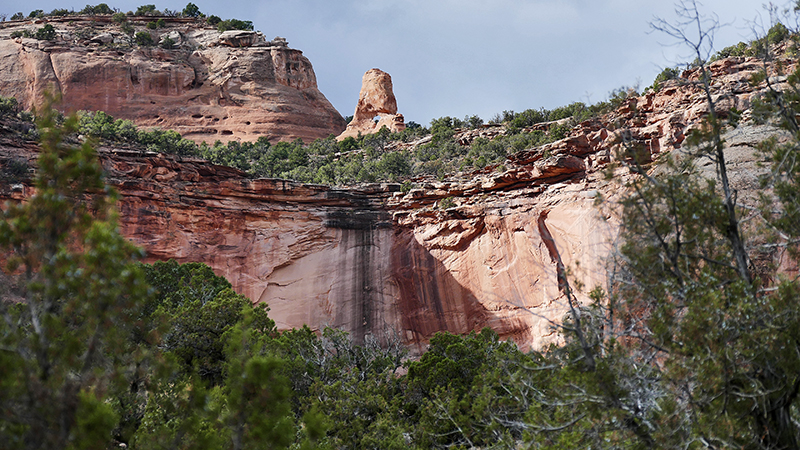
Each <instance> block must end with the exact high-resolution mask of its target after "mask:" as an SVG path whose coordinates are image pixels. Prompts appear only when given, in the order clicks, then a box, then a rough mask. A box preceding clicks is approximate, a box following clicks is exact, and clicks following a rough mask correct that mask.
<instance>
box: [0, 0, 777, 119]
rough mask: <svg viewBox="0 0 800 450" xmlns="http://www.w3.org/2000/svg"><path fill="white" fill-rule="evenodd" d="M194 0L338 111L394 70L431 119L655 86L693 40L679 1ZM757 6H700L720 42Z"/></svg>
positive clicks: (412, 111) (760, 13) (761, 20)
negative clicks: (376, 77)
mask: <svg viewBox="0 0 800 450" xmlns="http://www.w3.org/2000/svg"><path fill="white" fill-rule="evenodd" d="M187 2H188V0H187V1H186V2H184V1H181V2H179V3H174V2H172V3H170V2H156V1H155V0H139V1H127V0H125V1H116V2H114V1H106V3H108V4H109V6H111V7H112V8H118V9H120V10H121V11H123V12H126V11H129V10H135V9H136V7H137V6H139V5H142V4H146V3H155V5H156V7H157V8H159V9H163V8H168V9H172V10H181V9H183V7H184V6H185V5H186V3H187ZM86 3H87V2H86V1H85V0H84V1H82V2H79V3H78V2H75V1H74V0H59V1H54V0H46V1H38V2H37V1H32V2H26V3H25V5H26V6H25V7H24V8H22V12H24V13H25V14H26V15H27V14H28V13H29V12H30V10H34V9H42V10H45V11H48V12H49V11H51V10H52V9H54V8H67V9H70V8H74V9H76V10H80V9H82V8H83V7H84V6H85V5H86ZM97 3H100V2H99V1H98V2H97ZM193 3H195V4H197V5H198V6H199V7H200V10H201V11H202V12H204V13H206V14H214V15H218V16H220V17H222V18H223V19H227V18H238V19H243V20H251V21H252V22H253V24H254V25H255V28H256V29H257V30H261V31H262V32H264V34H265V35H266V36H267V38H268V39H269V38H272V37H275V36H282V37H285V38H286V39H287V40H288V41H289V45H290V46H291V47H293V48H297V49H300V50H302V51H303V52H304V54H305V55H306V56H307V57H308V58H309V59H310V60H311V63H312V64H313V65H314V70H315V72H316V75H317V81H318V84H319V87H320V90H321V91H322V92H323V93H324V94H325V96H326V97H327V98H328V100H330V101H331V103H333V105H334V106H335V107H336V108H337V109H338V110H339V112H340V113H341V114H342V115H351V114H353V111H354V109H355V105H356V102H357V100H358V92H359V89H360V87H361V76H362V75H363V74H364V72H365V71H367V70H369V69H371V68H373V67H377V68H380V69H382V70H384V71H386V72H388V73H389V74H391V75H392V80H393V83H394V89H395V95H396V97H397V104H398V109H399V112H400V113H402V114H403V115H404V116H405V118H406V122H408V121H415V122H418V123H421V124H424V125H427V124H428V123H429V122H430V120H431V119H433V118H437V117H441V116H445V115H447V116H453V117H459V118H463V117H464V116H467V115H472V114H477V115H479V116H481V117H482V118H484V119H485V120H488V119H489V118H490V117H491V116H492V115H494V114H496V113H500V112H502V111H503V110H514V111H523V110H525V109H528V108H539V107H545V108H555V107H557V106H561V105H565V104H568V103H571V102H574V101H583V102H587V103H588V102H591V103H593V102H597V101H600V100H605V99H606V98H607V97H608V94H609V92H610V91H612V90H613V89H616V88H619V87H622V86H626V85H627V86H630V85H634V84H636V83H637V82H638V83H639V84H640V85H641V86H642V87H645V86H648V85H650V84H651V83H652V81H653V79H654V78H655V76H656V75H657V74H658V73H659V72H660V71H661V70H662V69H663V68H664V67H666V66H672V65H675V64H676V63H679V62H683V61H686V60H687V59H688V60H691V59H693V56H692V57H690V56H689V51H687V49H686V47H682V46H674V45H670V44H674V40H672V39H671V38H669V37H668V36H666V35H663V34H660V33H654V32H651V28H650V22H652V21H653V19H654V18H656V17H661V18H664V19H665V20H668V21H670V20H673V19H674V18H675V13H674V5H673V4H672V3H671V2H669V1H663V0H458V1H456V0H392V1H386V0H340V1H335V2H334V1H330V0H266V1H258V2H256V1H234V0H229V1H219V0H215V1H205V0H194V1H193ZM761 3H762V2H758V1H753V0H705V1H703V2H702V5H701V6H700V8H701V11H703V12H704V13H706V14H712V13H715V14H716V15H717V16H718V19H719V22H721V23H723V24H728V25H726V26H724V27H722V28H721V29H720V30H719V31H718V32H717V33H716V38H715V47H716V48H717V49H721V48H723V47H726V46H729V45H732V44H735V43H737V42H739V41H742V40H750V39H751V38H752V37H753V29H761V28H763V27H766V28H768V27H769V23H770V17H769V14H768V13H767V12H766V11H765V10H764V9H763V7H762V5H761ZM776 3H777V4H778V5H779V6H781V7H786V6H788V2H784V1H781V0H778V1H777V2H776ZM91 4H96V3H95V2H92V3H91ZM20 8H21V7H20V2H19V1H18V0H0V13H7V14H9V15H10V14H12V13H14V12H17V11H20Z"/></svg>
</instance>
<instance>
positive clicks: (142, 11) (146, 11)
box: [134, 5, 161, 16]
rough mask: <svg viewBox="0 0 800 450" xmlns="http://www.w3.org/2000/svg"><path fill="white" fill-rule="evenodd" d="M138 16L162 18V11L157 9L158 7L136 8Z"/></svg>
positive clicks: (145, 6) (143, 6)
mask: <svg viewBox="0 0 800 450" xmlns="http://www.w3.org/2000/svg"><path fill="white" fill-rule="evenodd" d="M134 15H136V16H160V15H161V11H159V10H157V9H156V5H142V6H139V7H138V8H136V12H135V13H134Z"/></svg>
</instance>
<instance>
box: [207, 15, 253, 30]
mask: <svg viewBox="0 0 800 450" xmlns="http://www.w3.org/2000/svg"><path fill="white" fill-rule="evenodd" d="M209 19H210V18H209ZM209 23H210V22H209ZM228 30H249V31H252V30H253V22H252V21H250V20H239V19H227V20H222V21H220V22H217V31H219V32H220V33H222V32H223V31H228Z"/></svg>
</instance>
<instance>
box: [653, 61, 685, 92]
mask: <svg viewBox="0 0 800 450" xmlns="http://www.w3.org/2000/svg"><path fill="white" fill-rule="evenodd" d="M680 75H681V73H680V70H679V69H678V68H677V67H665V68H664V70H662V71H661V72H660V73H659V74H658V75H656V78H655V80H653V85H652V86H651V89H653V91H654V92H658V91H659V90H661V85H662V84H663V83H664V82H666V81H669V80H674V79H677V78H678V77H680Z"/></svg>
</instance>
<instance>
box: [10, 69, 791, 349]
mask: <svg viewBox="0 0 800 450" xmlns="http://www.w3.org/2000/svg"><path fill="white" fill-rule="evenodd" d="M757 69H758V62H757V61H753V60H748V59H729V60H722V61H719V62H716V63H714V64H713V65H712V66H711V70H712V71H714V73H715V75H716V78H715V79H716V80H718V81H716V82H715V84H714V90H713V95H715V96H716V98H718V99H720V100H721V101H720V103H719V104H720V110H719V113H720V114H721V115H723V116H724V115H726V114H727V111H728V109H729V108H732V107H736V108H738V109H739V110H742V111H744V113H743V114H742V116H743V120H742V121H741V124H740V125H739V127H738V128H736V129H731V130H729V131H728V132H727V133H726V135H725V136H724V138H725V140H726V142H727V145H728V146H729V148H728V149H727V150H726V155H727V157H728V158H729V161H730V162H731V173H730V179H731V180H732V183H733V185H734V188H735V189H737V192H738V193H739V199H740V203H742V204H743V205H745V206H748V205H746V203H747V202H755V198H756V195H755V193H756V192H757V190H758V183H757V171H758V170H763V169H759V166H758V160H759V156H758V153H757V152H756V151H755V150H754V148H755V146H756V145H757V144H758V142H761V141H763V140H764V139H766V138H767V137H769V136H775V135H776V133H775V130H774V128H770V127H769V126H765V125H755V124H753V123H752V121H749V120H747V116H748V112H747V111H748V109H749V108H750V102H751V100H752V98H753V96H755V95H756V94H757V93H758V92H759V90H761V89H763V86H752V85H750V84H748V83H744V82H743V81H742V80H744V79H746V78H747V76H748V73H751V72H752V71H755V70H757ZM685 76H686V79H688V80H692V79H693V77H695V76H696V74H694V73H691V72H689V73H686V74H685ZM778 83H781V82H780V80H779V81H778ZM703 104H704V96H703V95H702V93H701V91H700V88H699V87H698V86H697V85H695V84H691V83H686V82H685V81H683V82H681V81H672V82H668V83H666V84H665V86H663V87H662V89H661V90H660V91H658V92H648V93H647V94H645V95H643V96H641V97H635V98H631V99H629V100H628V101H627V102H625V103H624V104H623V105H622V106H621V107H620V108H619V109H618V110H616V111H614V112H613V113H611V114H609V115H607V116H604V117H602V118H599V119H596V120H592V121H589V122H584V123H581V124H578V125H576V126H575V127H574V128H573V129H572V131H571V132H570V135H569V136H567V137H566V138H564V139H562V140H560V141H557V142H554V143H551V144H547V145H545V146H542V147H538V148H533V149H528V150H525V151H521V152H518V153H516V154H514V155H512V156H511V157H509V159H508V160H507V161H506V162H505V163H504V165H503V168H502V170H500V168H496V169H495V170H492V169H486V170H483V171H479V172H475V173H472V174H464V175H463V176H461V177H460V178H458V179H456V178H452V179H448V180H444V181H434V180H431V181H427V182H426V181H420V182H419V183H418V186H417V187H415V188H414V189H411V190H410V191H403V190H401V186H400V185H399V184H371V185H362V186H356V187H351V188H331V187H326V186H316V185H304V184H300V183H293V182H289V181H284V180H253V179H248V178H246V176H245V175H244V174H243V173H241V172H239V171H236V170H234V169H229V168H225V167H221V166H215V165H211V164H209V163H207V162H204V161H201V160H195V159H189V158H179V157H173V156H166V155H157V154H152V153H143V152H134V151H124V150H119V149H114V148H103V149H101V152H100V154H101V159H102V162H103V165H104V167H105V169H106V172H107V180H108V182H109V183H111V184H112V185H114V186H116V188H117V189H118V190H119V192H120V194H121V201H120V204H119V209H120V220H121V228H122V232H123V233H124V234H125V235H126V236H128V237H129V238H130V239H131V240H132V241H134V242H135V243H137V244H138V245H141V246H142V247H143V248H144V249H145V250H146V252H147V259H148V260H149V261H155V260H165V259H170V258H174V259H176V260H178V261H180V262H189V261H198V262H203V263H206V264H208V265H210V266H211V267H212V268H213V269H214V271H215V272H216V273H217V274H219V275H222V276H224V277H226V278H227V279H228V280H230V281H231V283H232V284H233V286H234V288H235V289H236V291H237V292H240V293H242V294H245V295H247V296H248V297H249V298H251V299H252V300H253V301H255V302H260V303H266V304H268V305H269V307H270V309H271V310H270V316H271V317H273V318H274V319H275V321H276V322H277V323H278V326H279V327H280V328H281V329H288V328H294V327H301V326H303V325H304V324H307V325H309V326H310V327H311V328H312V329H314V330H320V329H321V328H322V327H324V326H334V327H340V328H342V329H344V330H346V331H348V332H350V333H351V334H352V335H353V336H354V337H356V339H359V340H360V339H363V338H364V336H366V335H368V334H373V335H377V336H386V335H387V334H396V335H398V336H400V337H401V338H402V339H403V341H404V342H405V343H406V344H408V345H409V346H410V348H411V349H412V350H414V351H415V352H419V351H422V350H423V349H424V346H425V344H426V343H427V341H428V340H429V339H430V337H431V336H432V335H433V333H435V332H437V331H450V332H453V333H464V332H468V331H471V330H476V329H480V328H482V327H484V326H489V327H491V328H493V329H495V330H496V331H497V332H498V333H499V334H500V336H501V337H503V338H513V339H514V340H515V341H516V342H518V343H520V344H522V345H523V346H525V347H530V346H532V347H537V348H538V347H541V346H543V345H545V344H547V343H548V342H553V340H555V339H557V336H556V334H555V333H554V332H553V327H552V325H553V324H554V323H560V322H561V320H562V319H563V317H564V315H565V314H566V313H567V311H568V305H567V304H566V302H565V299H564V287H565V282H569V283H570V284H571V286H572V287H573V288H575V289H578V293H577V296H578V299H579V301H581V302H587V301H588V291H589V290H591V289H592V288H594V287H595V286H605V285H606V282H607V280H608V277H609V276H611V275H610V272H609V266H608V264H609V262H610V261H611V259H610V258H609V255H611V254H612V252H613V245H614V238H615V236H616V232H617V229H618V227H619V222H620V220H619V217H618V212H617V211H618V209H617V207H616V205H617V201H618V200H620V199H621V198H623V197H624V195H626V187H625V186H626V184H627V183H628V182H629V181H630V180H632V179H633V178H634V177H635V175H634V174H632V173H630V171H628V169H626V168H625V167H624V166H622V165H621V166H618V167H617V168H615V169H613V170H611V169H610V168H612V167H613V166H612V165H610V163H611V162H614V161H621V158H623V157H621V156H619V155H621V153H619V152H618V150H620V149H621V148H622V146H623V145H624V146H628V148H635V149H638V150H639V152H638V154H637V157H638V158H640V159H641V160H643V161H646V160H651V159H655V158H656V157H657V156H658V154H659V153H662V152H668V151H674V150H675V149H676V148H680V147H681V145H682V143H683V142H684V140H685V136H686V135H687V134H688V133H689V132H690V131H691V130H692V129H693V128H695V127H697V126H698V121H699V120H700V119H701V118H702V117H703V114H704V113H703V111H704V110H703ZM537 126H542V127H546V126H548V125H547V124H541V125H537ZM502 132H503V130H502V129H493V128H486V129H483V130H480V131H475V130H472V131H460V132H458V133H457V134H456V139H457V140H458V141H459V142H462V141H463V142H464V145H467V144H468V143H469V141H470V140H471V139H474V138H477V137H484V136H489V137H491V136H492V135H494V136H496V135H498V134H500V133H502ZM2 133H7V131H4V129H0V160H2V159H8V158H27V159H28V160H32V159H33V158H35V153H36V146H35V145H34V144H33V143H30V142H22V143H20V142H18V141H12V140H9V139H7V138H6V137H5V135H4V134H2ZM403 145H411V144H403ZM701 169H702V170H706V171H710V172H709V176H714V175H713V170H712V169H713V168H709V167H702V168H701ZM653 170H657V166H653ZM30 193H31V188H30V186H28V185H26V184H25V183H0V199H16V200H22V199H24V198H25V197H27V196H29V195H30ZM754 205H755V204H754V203H753V205H750V206H754ZM782 264H784V265H785V266H786V267H789V266H791V267H790V269H791V270H794V271H796V265H793V263H790V262H784V263H782ZM787 270H789V269H787Z"/></svg>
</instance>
